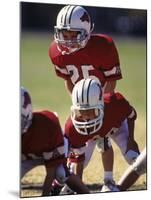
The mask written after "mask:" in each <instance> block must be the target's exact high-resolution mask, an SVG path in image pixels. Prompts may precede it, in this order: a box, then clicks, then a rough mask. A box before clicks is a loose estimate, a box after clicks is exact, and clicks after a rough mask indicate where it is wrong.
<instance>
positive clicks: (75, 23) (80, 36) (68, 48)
mask: <svg viewBox="0 0 151 200" xmlns="http://www.w3.org/2000/svg"><path fill="white" fill-rule="evenodd" d="M54 29H55V34H54V38H55V41H56V43H57V46H58V49H59V51H61V52H62V54H70V53H72V52H75V51H77V50H79V49H81V48H84V47H85V45H86V44H87V42H88V40H89V38H90V34H91V32H92V30H93V24H92V23H91V19H90V16H89V14H88V12H87V11H86V10H85V9H84V8H83V7H81V6H73V5H68V6H65V7H63V8H62V9H61V11H60V12H59V14H58V16H57V24H56V26H55V27H54ZM63 30H66V31H75V32H77V36H76V38H74V39H72V40H68V39H65V38H64V35H63Z"/></svg>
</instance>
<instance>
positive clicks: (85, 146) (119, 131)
mask: <svg viewBox="0 0 151 200" xmlns="http://www.w3.org/2000/svg"><path fill="white" fill-rule="evenodd" d="M135 119H136V111H135V109H134V108H133V107H132V106H131V105H130V104H129V102H128V101H127V100H126V99H125V98H124V97H123V96H122V95H121V94H120V93H114V94H112V95H111V94H110V95H108V97H106V99H105V100H103V97H102V88H101V84H100V83H99V82H98V81H96V80H93V79H82V80H81V81H79V82H78V83H77V84H76V85H75V87H74V89H73V92H72V106H71V116H70V117H69V119H68V120H67V122H66V124H65V137H66V138H67V139H68V141H69V144H70V152H69V165H70V170H71V171H74V173H75V174H78V175H79V176H80V177H81V179H82V174H83V169H84V168H85V167H86V166H87V164H88V162H89V160H90V158H91V155H92V153H93V150H94V147H95V145H96V142H97V138H100V139H101V140H102V144H101V148H102V151H106V150H108V149H109V148H110V140H109V139H110V138H111V139H112V140H113V141H114V142H115V143H116V144H117V145H118V147H119V148H120V151H121V152H122V154H123V156H124V158H125V160H126V161H127V162H128V164H131V163H132V162H133V161H134V160H135V159H136V158H137V156H138V155H139V149H138V145H137V143H136V141H135V139H134V122H135ZM110 159H112V158H110V157H108V160H109V161H110ZM97 164H99V163H96V165H97ZM66 188H67V187H66V186H65V187H64V188H63V191H65V190H67V189H66ZM101 191H102V192H106V191H119V189H118V187H117V186H116V184H115V182H114V180H113V177H112V178H111V177H109V179H106V180H105V184H104V185H103V188H102V190H101Z"/></svg>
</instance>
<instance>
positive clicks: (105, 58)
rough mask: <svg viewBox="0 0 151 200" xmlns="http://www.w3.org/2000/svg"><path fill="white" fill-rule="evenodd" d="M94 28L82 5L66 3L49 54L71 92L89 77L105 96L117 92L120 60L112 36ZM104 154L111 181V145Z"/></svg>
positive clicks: (107, 176)
mask: <svg viewBox="0 0 151 200" xmlns="http://www.w3.org/2000/svg"><path fill="white" fill-rule="evenodd" d="M93 28H94V24H93V23H92V21H91V18H90V16H89V14H88V12H87V11H86V10H85V9H84V8H83V7H81V6H73V5H68V6H65V7H63V8H62V9H61V11H60V12H59V14H58V16H57V22H56V26H55V34H54V38H55V39H54V41H53V42H52V44H51V45H50V48H49V57H50V59H51V61H52V63H53V64H54V66H55V71H56V74H57V76H59V77H61V78H63V79H64V80H65V85H66V88H67V90H68V91H69V93H70V94H71V92H72V89H73V86H74V85H75V84H76V83H77V82H78V81H79V80H81V79H83V78H88V77H90V78H93V79H95V80H97V81H98V82H101V84H102V86H103V95H104V98H105V96H106V95H107V94H108V93H110V94H113V93H114V89H115V87H116V81H117V80H119V79H121V78H122V75H121V70H120V61H119V56H118V51H117V48H116V46H115V43H114V41H113V40H112V38H111V37H109V36H107V35H103V34H92V31H93ZM100 145H101V141H99V140H97V149H98V150H99V152H100V151H101V150H100ZM101 155H102V161H103V166H104V182H106V180H109V179H110V180H111V182H112V179H113V174H112V171H113V149H112V146H110V148H108V149H107V150H106V151H104V152H102V153H101ZM109 157H110V159H109ZM108 183H109V182H108Z"/></svg>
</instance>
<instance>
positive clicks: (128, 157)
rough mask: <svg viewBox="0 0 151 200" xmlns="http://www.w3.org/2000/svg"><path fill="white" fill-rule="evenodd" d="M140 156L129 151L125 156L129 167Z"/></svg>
mask: <svg viewBox="0 0 151 200" xmlns="http://www.w3.org/2000/svg"><path fill="white" fill-rule="evenodd" d="M138 156H139V153H138V152H136V151H133V150H129V151H128V152H127V153H126V154H125V155H124V158H125V160H126V161H127V163H128V164H129V165H131V164H132V163H133V162H134V161H135V160H136V158H137V157H138Z"/></svg>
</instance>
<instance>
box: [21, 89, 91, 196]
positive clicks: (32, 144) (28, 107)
mask: <svg viewBox="0 0 151 200" xmlns="http://www.w3.org/2000/svg"><path fill="white" fill-rule="evenodd" d="M21 133H22V135H21V154H22V159H21V178H23V176H24V175H25V174H26V173H27V172H29V171H30V170H31V169H33V168H34V167H36V166H39V165H44V166H45V168H46V177H45V180H44V184H43V191H42V196H47V195H52V194H51V185H52V182H53V180H54V179H55V178H57V179H58V180H59V181H60V182H61V183H66V184H67V185H68V186H69V187H70V188H72V190H73V191H76V192H77V193H84V194H85V193H89V190H88V188H87V187H86V186H85V185H84V184H83V183H82V181H81V179H80V178H79V177H78V176H77V175H74V174H71V173H70V172H69V171H68V169H67V167H66V158H65V147H64V138H63V133H62V130H61V126H60V123H59V119H58V117H57V116H56V114H54V113H53V112H50V111H40V112H33V111H32V102H31V98H30V95H29V93H28V91H27V90H25V89H24V88H21Z"/></svg>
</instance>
